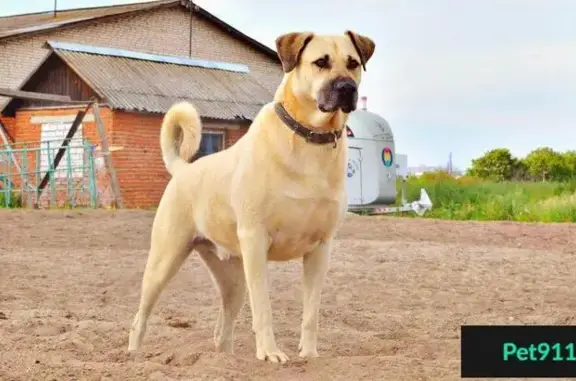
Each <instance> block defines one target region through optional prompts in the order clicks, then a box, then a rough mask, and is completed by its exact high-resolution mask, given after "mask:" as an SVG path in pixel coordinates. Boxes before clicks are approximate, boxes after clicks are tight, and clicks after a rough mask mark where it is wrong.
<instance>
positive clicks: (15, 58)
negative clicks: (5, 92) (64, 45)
mask: <svg viewBox="0 0 576 381" xmlns="http://www.w3.org/2000/svg"><path fill="white" fill-rule="evenodd" d="M189 22H190V20H189V13H187V11H186V10H185V9H184V8H183V7H181V6H179V5H175V6H174V7H172V8H161V9H156V10H150V11H142V12H140V13H137V14H133V15H127V16H122V17H118V18H115V19H108V20H103V21H96V22H94V23H91V24H84V25H78V26H71V27H66V28H63V29H58V30H53V31H47V32H45V33H41V34H36V35H29V36H22V37H14V38H9V39H5V40H1V41H0V57H2V61H3V62H2V66H1V68H0V87H9V88H17V87H18V86H19V85H20V83H22V82H23V81H24V80H25V78H26V77H27V76H28V75H29V73H31V72H32V71H33V70H34V69H35V68H36V67H37V66H38V65H39V63H40V62H41V61H42V59H43V58H44V57H45V56H46V54H47V53H48V50H47V49H44V48H42V46H43V44H44V43H45V42H46V41H47V40H60V41H68V42H77V43H84V44H92V45H100V46H109V47H114V48H121V49H129V50H139V51H144V52H151V53H157V54H165V55H175V56H187V55H188V52H189V45H190V44H189V33H188V31H189ZM192 56H193V57H195V58H201V59H207V60H218V61H227V62H234V63H243V64H247V65H249V66H250V69H251V72H252V73H253V75H255V76H256V78H257V79H258V80H259V82H260V83H261V84H262V85H263V86H265V87H266V88H268V89H269V90H270V91H272V92H274V91H275V89H276V87H277V86H278V84H279V83H280V79H281V78H282V70H281V66H280V64H279V63H277V62H275V61H273V60H272V59H271V58H270V57H268V56H266V55H265V54H264V53H261V52H259V51H257V50H256V49H255V48H253V47H252V46H250V45H248V44H246V43H244V42H242V41H240V40H239V39H237V38H235V37H233V36H232V35H230V34H228V33H226V32H224V31H223V30H221V29H219V28H217V27H216V26H214V24H212V23H211V22H210V21H208V20H206V19H204V18H202V17H201V16H199V15H197V14H194V18H193V29H192ZM5 102H6V98H2V97H0V105H3V104H4V103H5Z"/></svg>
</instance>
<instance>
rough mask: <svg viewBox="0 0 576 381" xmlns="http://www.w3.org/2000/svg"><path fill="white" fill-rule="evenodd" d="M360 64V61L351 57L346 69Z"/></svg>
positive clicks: (352, 68) (354, 67)
mask: <svg viewBox="0 0 576 381" xmlns="http://www.w3.org/2000/svg"><path fill="white" fill-rule="evenodd" d="M358 66H360V62H358V61H356V60H355V59H351V60H349V61H348V65H347V66H346V67H347V68H348V70H354V69H356V68H358Z"/></svg>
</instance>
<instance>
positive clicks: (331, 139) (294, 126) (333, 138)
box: [274, 102, 342, 148]
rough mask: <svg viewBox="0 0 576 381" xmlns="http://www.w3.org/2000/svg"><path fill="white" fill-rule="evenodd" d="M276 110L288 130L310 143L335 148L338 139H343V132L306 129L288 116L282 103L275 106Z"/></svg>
mask: <svg viewBox="0 0 576 381" xmlns="http://www.w3.org/2000/svg"><path fill="white" fill-rule="evenodd" d="M274 108H275V110H276V114H277V115H278V117H279V118H280V119H281V120H282V121H283V122H284V124H285V125H286V126H288V128H290V129H291V130H292V131H294V132H295V133H296V134H298V135H300V136H301V137H303V138H304V139H306V141H307V142H309V143H314V144H330V143H333V144H334V148H336V146H337V145H338V139H340V138H341V137H342V130H338V131H333V132H321V133H319V132H315V131H313V130H311V129H309V128H307V127H304V126H303V125H302V124H300V123H298V122H297V121H296V120H295V119H294V118H292V117H291V116H290V114H288V111H286V109H285V108H284V106H283V105H282V103H280V102H277V103H276V104H275V105H274Z"/></svg>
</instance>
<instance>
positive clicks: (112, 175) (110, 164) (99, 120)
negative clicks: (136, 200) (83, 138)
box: [92, 101, 124, 208]
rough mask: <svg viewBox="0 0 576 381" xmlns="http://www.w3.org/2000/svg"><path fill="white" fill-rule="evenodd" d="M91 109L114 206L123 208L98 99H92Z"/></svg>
mask: <svg viewBox="0 0 576 381" xmlns="http://www.w3.org/2000/svg"><path fill="white" fill-rule="evenodd" d="M92 110H93V111H94V119H95V120H96V127H97V128H98V135H99V136H100V146H101V147H102V155H104V162H105V164H106V170H107V171H108V174H109V175H110V182H111V183H112V191H113V192H114V197H115V199H116V207H118V208H124V202H123V201H122V194H121V193H120V184H118V177H117V176H116V168H115V167H114V163H113V162H112V157H110V146H109V145H108V138H107V136H106V129H105V128H104V123H102V118H101V117H100V108H99V107H98V101H94V103H92Z"/></svg>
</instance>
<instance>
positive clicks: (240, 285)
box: [128, 30, 375, 363]
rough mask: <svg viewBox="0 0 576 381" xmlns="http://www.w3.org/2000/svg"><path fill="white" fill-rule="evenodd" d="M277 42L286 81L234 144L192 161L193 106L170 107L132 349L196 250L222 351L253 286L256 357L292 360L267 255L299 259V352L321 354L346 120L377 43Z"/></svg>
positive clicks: (290, 36) (197, 127) (296, 36)
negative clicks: (275, 310)
mask: <svg viewBox="0 0 576 381" xmlns="http://www.w3.org/2000/svg"><path fill="white" fill-rule="evenodd" d="M276 48H277V52H278V56H279V58H280V61H281V64H282V69H283V72H284V76H283V79H282V81H281V83H280V85H279V86H278V88H277V90H276V93H275V95H274V99H273V101H272V102H270V103H268V104H266V105H264V106H263V107H262V108H261V110H260V111H259V113H258V114H257V116H256V117H255V118H254V119H253V121H252V124H251V126H250V128H249V129H248V131H247V133H246V134H245V135H244V136H242V137H241V138H240V139H239V140H238V141H237V142H236V143H235V144H233V145H232V146H230V147H228V148H227V149H225V150H222V151H219V152H216V153H214V154H211V155H208V156H204V157H201V158H199V159H197V160H194V161H193V162H191V160H192V158H193V157H194V155H195V154H196V152H197V151H198V149H199V146H200V140H201V136H202V135H201V134H202V124H201V120H200V117H199V114H198V112H197V110H196V108H195V107H194V106H193V105H192V104H190V103H187V102H181V103H177V104H174V105H173V106H172V107H171V108H170V109H169V110H168V112H167V113H166V114H165V116H164V119H163V122H162V126H161V132H160V146H161V150H162V155H163V160H164V163H165V165H166V168H167V170H168V172H169V173H170V174H171V176H172V177H171V179H170V181H169V183H168V184H167V186H166V188H165V191H164V194H163V196H162V198H161V200H160V203H159V205H158V209H157V212H156V215H155V218H154V221H153V224H152V231H151V242H150V251H149V254H148V260H147V263H146V266H145V269H144V274H143V278H142V285H141V296H140V304H139V307H138V311H137V313H136V315H135V317H134V321H133V323H132V326H131V328H130V335H129V344H128V350H129V351H135V350H137V349H138V348H139V347H140V346H141V343H142V339H143V337H144V334H145V331H146V326H147V320H148V318H149V316H150V314H151V311H152V309H153V307H154V305H155V303H156V302H157V300H158V297H159V295H160V293H161V292H162V290H163V289H164V287H165V286H166V284H167V283H168V281H169V280H170V279H171V278H172V277H173V276H174V275H175V273H176V272H177V271H178V269H179V268H180V267H181V265H182V263H183V262H184V260H185V259H186V258H187V257H188V255H189V254H190V253H191V252H192V251H195V252H196V253H197V254H198V255H199V256H200V258H201V259H202V260H203V262H204V264H205V265H206V267H207V268H208V270H209V271H210V274H211V277H212V279H213V281H214V283H215V286H216V287H217V289H218V290H219V292H220V296H221V306H220V311H219V314H218V318H217V322H216V327H215V329H214V343H215V346H216V350H217V351H219V352H225V353H234V350H233V341H234V326H235V320H236V317H237V315H238V313H239V311H240V309H241V308H242V306H243V304H244V299H245V295H246V291H247V292H248V295H249V300H250V309H251V312H252V330H253V332H254V334H255V341H256V358H258V359H259V360H264V361H269V362H274V363H285V362H286V361H288V360H289V358H288V356H287V355H286V354H285V353H284V352H283V351H281V350H280V349H279V348H278V346H277V345H276V340H275V336H274V331H273V327H272V326H273V324H272V311H271V307H270V298H269V291H270V289H269V284H268V276H267V263H268V261H288V260H294V259H302V262H303V275H302V278H303V314H302V324H301V336H300V343H299V346H298V350H299V356H300V357H303V358H311V357H318V351H317V339H318V315H319V307H320V298H321V289H322V287H323V284H324V280H325V277H326V274H327V272H328V268H329V258H330V253H331V250H332V246H333V242H334V236H335V234H336V232H337V230H338V228H339V226H340V223H341V221H342V220H343V218H344V216H345V214H346V211H347V206H348V205H347V198H346V183H345V179H346V165H347V135H346V132H345V126H346V121H347V119H348V115H349V113H350V112H352V111H354V110H355V109H356V105H357V102H358V86H359V84H360V82H361V77H362V69H364V70H366V63H367V62H368V60H369V59H370V58H371V57H372V55H373V53H374V50H375V43H374V41H373V40H372V39H370V38H369V37H366V36H363V35H360V34H357V33H355V32H353V31H349V30H347V31H345V32H344V34H343V35H340V36H328V35H317V34H314V33H312V32H293V33H287V34H284V35H281V36H280V37H278V38H277V39H276Z"/></svg>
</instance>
